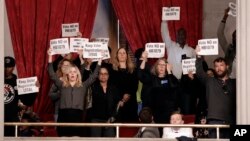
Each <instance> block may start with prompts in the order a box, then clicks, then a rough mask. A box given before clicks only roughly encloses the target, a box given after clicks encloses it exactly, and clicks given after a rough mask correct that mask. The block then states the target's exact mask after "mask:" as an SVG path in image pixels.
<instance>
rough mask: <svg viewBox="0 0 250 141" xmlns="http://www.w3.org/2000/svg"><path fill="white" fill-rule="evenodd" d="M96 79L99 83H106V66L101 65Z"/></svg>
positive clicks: (107, 74)
mask: <svg viewBox="0 0 250 141" xmlns="http://www.w3.org/2000/svg"><path fill="white" fill-rule="evenodd" d="M98 79H99V81H100V82H101V83H107V82H108V79H109V71H108V69H107V67H104V66H101V68H100V70H99V75H98Z"/></svg>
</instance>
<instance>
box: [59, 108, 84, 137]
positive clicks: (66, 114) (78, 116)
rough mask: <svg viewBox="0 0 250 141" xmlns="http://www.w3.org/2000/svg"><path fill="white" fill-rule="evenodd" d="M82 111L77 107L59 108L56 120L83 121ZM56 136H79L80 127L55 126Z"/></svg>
mask: <svg viewBox="0 0 250 141" xmlns="http://www.w3.org/2000/svg"><path fill="white" fill-rule="evenodd" d="M82 116H83V111H82V110H79V109H60V110H59V112H58V120H57V122H73V123H77V122H83V120H82V119H83V117H82ZM57 133H58V136H60V137H61V136H81V135H82V133H81V127H63V126H58V127H57Z"/></svg>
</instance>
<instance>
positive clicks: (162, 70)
mask: <svg viewBox="0 0 250 141" xmlns="http://www.w3.org/2000/svg"><path fill="white" fill-rule="evenodd" d="M156 71H157V73H158V75H165V74H166V62H165V61H164V60H160V61H159V62H158V64H157V66H156Z"/></svg>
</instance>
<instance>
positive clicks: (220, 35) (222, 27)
mask: <svg viewBox="0 0 250 141" xmlns="http://www.w3.org/2000/svg"><path fill="white" fill-rule="evenodd" d="M228 11H229V8H227V9H226V10H225V14H224V17H223V19H222V21H221V22H220V25H219V27H218V29H217V36H218V40H219V44H220V46H221V47H222V50H223V51H224V53H225V52H226V50H227V47H228V46H229V44H228V42H227V40H226V37H225V34H224V30H225V25H226V21H227V17H228Z"/></svg>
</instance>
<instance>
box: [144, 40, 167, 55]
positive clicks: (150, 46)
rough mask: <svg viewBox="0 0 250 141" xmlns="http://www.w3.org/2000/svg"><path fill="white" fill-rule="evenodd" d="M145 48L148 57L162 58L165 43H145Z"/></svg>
mask: <svg viewBox="0 0 250 141" xmlns="http://www.w3.org/2000/svg"><path fill="white" fill-rule="evenodd" d="M145 50H146V51H147V52H148V58H162V57H164V55H165V43H147V44H146V45H145Z"/></svg>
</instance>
